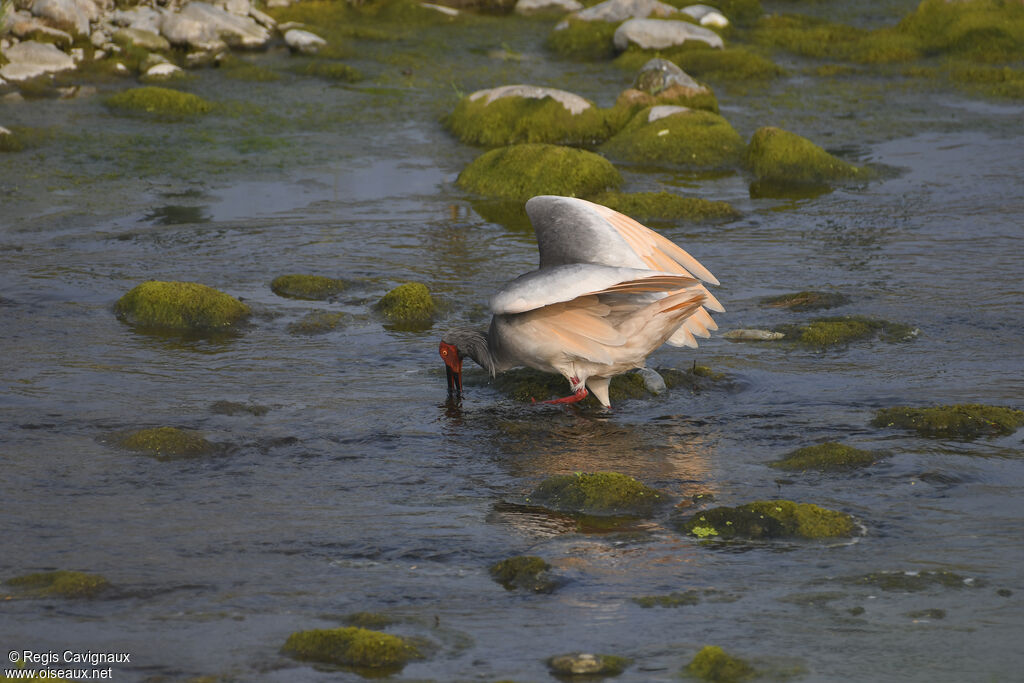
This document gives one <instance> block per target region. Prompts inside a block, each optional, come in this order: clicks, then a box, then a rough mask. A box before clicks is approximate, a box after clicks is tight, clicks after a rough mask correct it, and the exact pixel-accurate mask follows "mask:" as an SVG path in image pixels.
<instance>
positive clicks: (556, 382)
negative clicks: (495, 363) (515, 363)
mask: <svg viewBox="0 0 1024 683" xmlns="http://www.w3.org/2000/svg"><path fill="white" fill-rule="evenodd" d="M493 383H494V388H495V389H497V390H498V391H500V392H502V393H503V394H505V395H506V396H508V397H509V398H511V399H513V400H515V401H521V402H523V403H531V402H533V401H546V400H548V399H550V398H555V397H558V396H560V395H561V394H564V393H566V392H567V391H568V389H569V385H568V383H567V382H566V381H565V378H564V377H562V376H561V375H554V374H552V373H550V372H541V371H540V370H534V369H533V368H515V369H512V370H509V371H508V372H503V373H501V374H500V375H498V376H497V377H495V378H494V380H493Z"/></svg>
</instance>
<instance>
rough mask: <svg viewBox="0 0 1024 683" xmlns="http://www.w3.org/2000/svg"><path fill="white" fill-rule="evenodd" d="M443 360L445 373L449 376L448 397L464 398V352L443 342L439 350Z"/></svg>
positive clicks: (453, 345)
mask: <svg viewBox="0 0 1024 683" xmlns="http://www.w3.org/2000/svg"><path fill="white" fill-rule="evenodd" d="M438 352H439V353H440V354H441V360H443V361H444V367H445V372H446V373H447V374H448V396H449V397H455V398H461V397H462V352H461V351H459V347H457V346H456V345H455V344H451V343H449V342H446V341H445V340H443V339H442V340H441V346H440V347H439V348H438Z"/></svg>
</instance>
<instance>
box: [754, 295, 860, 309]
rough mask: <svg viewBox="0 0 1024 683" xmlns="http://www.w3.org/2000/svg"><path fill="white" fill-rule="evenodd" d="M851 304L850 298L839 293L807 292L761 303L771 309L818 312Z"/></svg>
mask: <svg viewBox="0 0 1024 683" xmlns="http://www.w3.org/2000/svg"><path fill="white" fill-rule="evenodd" d="M849 302H850V297H848V296H846V295H845V294H839V293H838V292H816V291H810V290H805V291H803V292H794V293H793V294H779V295H778V296H769V297H765V298H763V299H761V303H762V304H763V305H765V306H768V307H769V308H786V309H788V310H790V311H817V310H821V309H826V308H835V307H837V306H843V305H845V304H847V303H849Z"/></svg>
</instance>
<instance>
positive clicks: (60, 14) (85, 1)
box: [32, 0, 99, 37]
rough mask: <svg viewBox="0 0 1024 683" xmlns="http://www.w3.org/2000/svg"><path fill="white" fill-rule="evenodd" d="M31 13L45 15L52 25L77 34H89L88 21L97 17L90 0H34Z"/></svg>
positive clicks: (38, 15) (95, 8)
mask: <svg viewBox="0 0 1024 683" xmlns="http://www.w3.org/2000/svg"><path fill="white" fill-rule="evenodd" d="M32 14H34V15H35V16H37V17H45V18H46V19H48V20H49V21H51V22H53V25H54V26H56V27H58V28H61V29H63V30H65V31H68V32H69V33H73V34H75V35H79V36H83V37H85V36H88V35H89V21H90V19H96V18H98V17H99V9H98V8H97V7H96V4H95V3H94V2H92V0H35V2H33V3H32Z"/></svg>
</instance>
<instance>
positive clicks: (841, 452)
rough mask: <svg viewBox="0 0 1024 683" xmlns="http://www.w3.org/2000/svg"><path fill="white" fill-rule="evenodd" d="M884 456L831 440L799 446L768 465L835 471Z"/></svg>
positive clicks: (794, 469)
mask: <svg viewBox="0 0 1024 683" xmlns="http://www.w3.org/2000/svg"><path fill="white" fill-rule="evenodd" d="M882 457H885V456H884V454H879V453H875V452H873V451H865V450H861V449H859V448H854V447H853V446H847V445H845V444H841V443H836V442H834V441H829V442H827V443H821V444H817V445H814V446H806V447H804V448H798V449H797V450H795V451H792V452H791V453H789V454H787V455H786V456H785V457H783V458H782V459H780V460H776V461H775V462H772V463H769V464H768V466H769V467H774V468H776V469H780V470H790V471H800V472H805V471H807V470H818V471H821V472H833V471H841V470H852V469H856V468H858V467H867V466H869V465H873V464H874V463H876V462H878V460H879V459H880V458H882Z"/></svg>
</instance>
